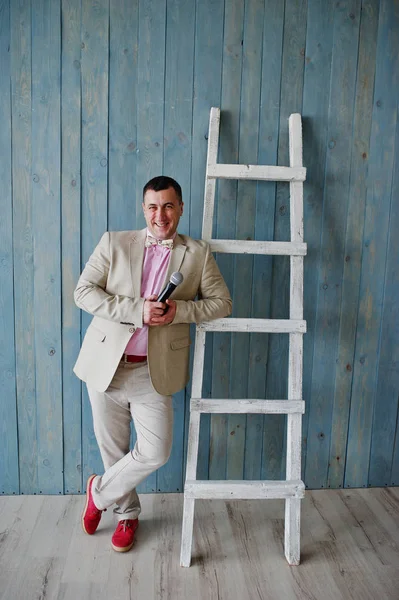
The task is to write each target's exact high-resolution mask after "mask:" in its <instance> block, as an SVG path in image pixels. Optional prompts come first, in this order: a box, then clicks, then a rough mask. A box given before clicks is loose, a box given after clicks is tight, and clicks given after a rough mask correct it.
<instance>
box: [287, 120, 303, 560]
mask: <svg viewBox="0 0 399 600" xmlns="http://www.w3.org/2000/svg"><path fill="white" fill-rule="evenodd" d="M289 149H290V152H289V153H290V166H291V167H302V123H301V117H300V115H299V114H293V115H291V116H290V118H289ZM290 230H291V242H303V184H302V182H298V181H295V182H291V183H290ZM290 271H291V277H290V319H303V257H302V256H291V257H290ZM302 355H303V337H302V334H299V333H290V340H289V360H288V399H294V398H301V397H302V367H303V365H302V362H303V361H302ZM301 449H302V415H301V414H289V415H287V458H286V477H287V479H289V480H291V479H300V478H301ZM300 511H301V504H300V499H298V498H289V499H287V500H286V501H285V532H284V548H285V556H286V558H287V561H288V563H289V564H291V565H298V564H299V562H300V521H301V512H300Z"/></svg>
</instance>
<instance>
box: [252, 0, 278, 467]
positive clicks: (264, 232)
mask: <svg viewBox="0 0 399 600" xmlns="http://www.w3.org/2000/svg"><path fill="white" fill-rule="evenodd" d="M283 26H284V4H283V3H282V2H273V1H267V2H265V9H264V20H263V34H262V63H261V89H260V109H259V139H258V163H259V164H263V165H274V164H277V147H278V125H279V114H280V83H281V60H282V48H283ZM272 48H273V51H271V49H272ZM275 193H276V184H275V183H274V182H258V184H257V186H256V207H255V232H254V235H255V239H256V240H273V239H274V211H275ZM272 261H273V259H272V258H271V257H258V256H255V257H254V261H253V275H252V281H253V292H252V307H251V315H252V317H253V318H270V301H271V277H272V264H273V263H272ZM268 343H269V337H268V335H267V334H264V333H252V334H251V335H250V353H249V371H248V374H249V377H248V395H249V397H251V396H252V397H257V398H266V369H267V361H268ZM268 418H269V417H268ZM266 423H267V422H266V421H265V419H264V418H263V417H260V416H257V415H248V416H247V435H246V442H245V458H244V475H245V478H246V479H258V478H260V477H261V464H262V458H263V453H262V447H263V443H264V440H265V438H264V437H263V428H264V426H265V424H266ZM267 435H268V434H267V433H266V436H267Z"/></svg>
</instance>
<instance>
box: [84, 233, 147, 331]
mask: <svg viewBox="0 0 399 600" xmlns="http://www.w3.org/2000/svg"><path fill="white" fill-rule="evenodd" d="M109 246H110V235H109V232H106V233H104V235H103V236H102V238H101V240H100V242H99V244H98V246H97V247H96V248H95V250H94V252H93V254H92V255H91V256H90V258H89V260H88V261H87V263H86V265H85V268H84V269H83V272H82V274H81V276H80V278H79V281H78V284H77V286H76V289H75V292H74V300H75V304H76V305H77V306H78V307H79V308H81V309H82V310H85V311H86V312H88V313H90V314H91V315H94V316H96V317H101V318H102V319H107V320H108V321H116V322H117V323H121V324H123V325H134V326H135V327H143V306H144V298H129V297H128V296H121V295H120V294H108V293H107V292H106V291H105V290H106V286H107V279H108V272H109V267H110V247H109Z"/></svg>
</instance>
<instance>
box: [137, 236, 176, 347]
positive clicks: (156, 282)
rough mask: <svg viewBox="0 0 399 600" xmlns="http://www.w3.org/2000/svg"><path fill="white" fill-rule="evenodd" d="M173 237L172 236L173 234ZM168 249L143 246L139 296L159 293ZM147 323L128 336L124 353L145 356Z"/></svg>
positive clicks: (165, 267)
mask: <svg viewBox="0 0 399 600" xmlns="http://www.w3.org/2000/svg"><path fill="white" fill-rule="evenodd" d="M147 233H148V231H147ZM173 237H174V236H173ZM169 259H170V250H169V248H165V246H157V245H156V246H150V247H149V248H144V260H143V273H142V276H141V298H148V296H151V294H159V293H160V292H161V287H162V284H163V281H164V279H165V277H166V273H167V270H168V266H169ZM147 345H148V325H143V327H140V328H138V329H136V331H135V332H134V333H133V335H132V337H131V338H130V340H129V342H128V344H127V346H126V348H125V354H135V355H136V356H146V355H147Z"/></svg>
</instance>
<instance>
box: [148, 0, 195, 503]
mask: <svg viewBox="0 0 399 600" xmlns="http://www.w3.org/2000/svg"><path fill="white" fill-rule="evenodd" d="M194 32H195V11H193V10H192V6H190V3H187V2H183V1H182V0H174V1H173V2H169V3H168V4H167V11H166V58H165V65H166V70H165V92H164V97H165V112H164V115H165V116H164V119H165V122H164V153H163V173H165V174H168V175H169V176H170V177H173V178H174V179H176V181H178V182H179V183H180V185H181V187H182V191H183V202H184V212H183V217H182V219H181V221H180V223H179V231H181V232H182V233H185V234H188V232H189V221H190V204H191V197H190V187H191V152H192V131H191V127H192V120H193V103H192V89H193V76H194ZM180 224H181V226H180ZM185 398H186V393H185V390H181V391H180V392H178V393H177V394H176V395H175V396H174V398H173V407H174V425H173V428H174V431H173V439H174V442H173V448H172V455H171V457H170V459H169V462H168V463H167V464H166V465H165V466H164V467H162V469H161V470H160V471H159V472H158V474H157V490H164V491H168V492H180V491H183V477H184V423H185Z"/></svg>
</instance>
